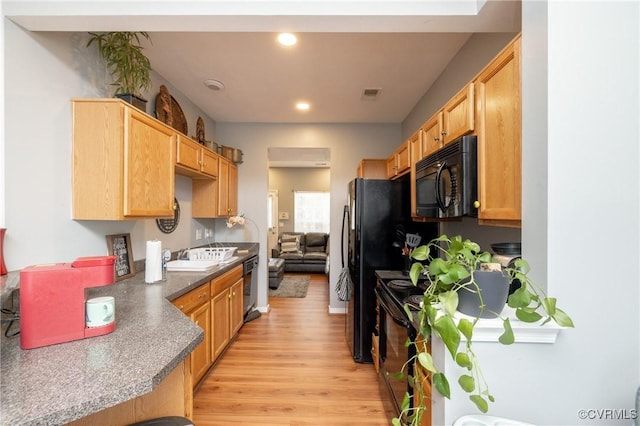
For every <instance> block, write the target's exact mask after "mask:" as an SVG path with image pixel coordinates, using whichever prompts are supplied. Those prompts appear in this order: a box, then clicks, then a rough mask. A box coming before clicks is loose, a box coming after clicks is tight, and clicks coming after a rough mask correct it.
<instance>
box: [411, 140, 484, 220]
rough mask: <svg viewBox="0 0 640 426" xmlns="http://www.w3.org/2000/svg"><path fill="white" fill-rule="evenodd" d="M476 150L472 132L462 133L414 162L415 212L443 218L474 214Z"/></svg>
mask: <svg viewBox="0 0 640 426" xmlns="http://www.w3.org/2000/svg"><path fill="white" fill-rule="evenodd" d="M477 170H478V151H477V138H476V136H474V135H469V136H463V137H461V138H460V139H457V140H455V141H453V142H450V143H448V144H447V145H445V146H444V147H442V148H440V149H439V150H438V151H436V152H434V153H432V154H430V155H429V156H427V157H425V158H423V159H422V160H420V161H418V162H417V163H416V174H415V176H416V177H415V179H416V182H415V184H416V185H415V191H416V194H415V195H416V214H417V215H418V216H419V217H424V218H432V219H445V218H455V217H463V216H472V217H477V216H478V209H477V208H476V207H474V204H475V203H476V201H477V194H478V184H477V176H478V172H477Z"/></svg>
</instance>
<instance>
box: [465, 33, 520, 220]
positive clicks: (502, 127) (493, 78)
mask: <svg viewBox="0 0 640 426" xmlns="http://www.w3.org/2000/svg"><path fill="white" fill-rule="evenodd" d="M475 83H476V87H477V90H478V100H477V103H476V110H477V118H478V132H477V134H478V196H479V198H480V200H479V201H480V206H479V209H478V219H481V220H506V221H511V222H505V223H503V225H512V226H519V223H520V222H519V221H520V220H521V215H522V213H521V208H522V207H521V186H522V171H521V167H522V166H521V162H522V160H521V136H522V129H521V100H520V84H521V82H520V38H517V39H516V40H515V41H514V43H512V44H510V45H509V46H507V47H506V48H505V50H503V51H502V52H501V53H500V54H499V55H498V56H497V57H496V58H495V59H494V60H493V61H492V62H491V63H490V64H489V65H488V66H487V68H485V70H484V71H483V72H482V73H481V74H480V75H479V76H478V78H477V80H476V82H475Z"/></svg>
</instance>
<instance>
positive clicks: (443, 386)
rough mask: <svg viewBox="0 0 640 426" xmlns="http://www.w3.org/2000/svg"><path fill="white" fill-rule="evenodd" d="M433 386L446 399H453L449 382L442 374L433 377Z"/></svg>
mask: <svg viewBox="0 0 640 426" xmlns="http://www.w3.org/2000/svg"><path fill="white" fill-rule="evenodd" d="M433 386H434V387H435V388H436V390H437V391H438V392H439V393H440V395H442V396H444V397H445V398H449V399H451V389H450V388H449V381H448V380H447V378H446V376H445V375H444V374H442V373H436V374H434V375H433Z"/></svg>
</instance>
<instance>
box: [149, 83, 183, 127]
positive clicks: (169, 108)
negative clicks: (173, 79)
mask: <svg viewBox="0 0 640 426" xmlns="http://www.w3.org/2000/svg"><path fill="white" fill-rule="evenodd" d="M156 118H157V119H158V120H160V121H162V122H163V123H164V124H166V125H169V126H171V127H173V128H174V129H176V130H177V131H179V132H182V133H184V134H185V135H186V134H187V130H188V126H187V119H186V118H185V117H184V112H182V108H181V107H180V104H179V103H178V102H177V101H176V100H175V98H174V97H173V96H171V95H170V94H169V91H168V90H167V88H166V87H165V86H164V85H162V86H160V93H158V95H157V96H156Z"/></svg>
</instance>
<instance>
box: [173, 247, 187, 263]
mask: <svg viewBox="0 0 640 426" xmlns="http://www.w3.org/2000/svg"><path fill="white" fill-rule="evenodd" d="M189 250H190V249H188V248H184V249H180V250H179V251H178V256H177V257H176V259H177V260H189Z"/></svg>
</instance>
